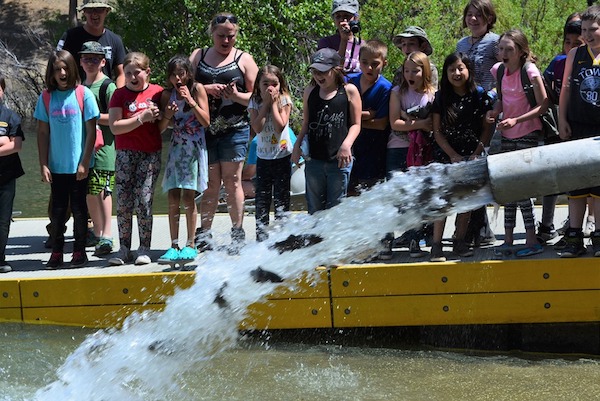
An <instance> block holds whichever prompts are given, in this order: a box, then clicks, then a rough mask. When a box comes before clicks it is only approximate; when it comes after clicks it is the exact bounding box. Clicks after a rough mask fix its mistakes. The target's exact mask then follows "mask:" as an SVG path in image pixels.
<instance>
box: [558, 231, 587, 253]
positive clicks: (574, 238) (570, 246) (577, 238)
mask: <svg viewBox="0 0 600 401" xmlns="http://www.w3.org/2000/svg"><path fill="white" fill-rule="evenodd" d="M564 240H565V241H566V242H567V246H566V247H565V249H563V250H562V251H561V252H559V253H558V256H560V257H561V258H576V257H578V256H581V255H583V254H585V252H586V249H585V246H584V245H583V233H582V232H581V231H579V230H577V229H572V228H569V229H568V230H567V232H566V233H565V237H564Z"/></svg>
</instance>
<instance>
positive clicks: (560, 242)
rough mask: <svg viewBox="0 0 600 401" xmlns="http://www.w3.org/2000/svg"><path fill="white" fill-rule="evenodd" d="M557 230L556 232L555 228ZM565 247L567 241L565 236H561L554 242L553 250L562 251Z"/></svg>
mask: <svg viewBox="0 0 600 401" xmlns="http://www.w3.org/2000/svg"><path fill="white" fill-rule="evenodd" d="M557 232H558V230H557ZM566 247H567V241H566V240H565V237H562V238H561V239H559V240H558V241H557V242H556V243H555V244H554V250H555V251H562V250H563V249H565V248H566Z"/></svg>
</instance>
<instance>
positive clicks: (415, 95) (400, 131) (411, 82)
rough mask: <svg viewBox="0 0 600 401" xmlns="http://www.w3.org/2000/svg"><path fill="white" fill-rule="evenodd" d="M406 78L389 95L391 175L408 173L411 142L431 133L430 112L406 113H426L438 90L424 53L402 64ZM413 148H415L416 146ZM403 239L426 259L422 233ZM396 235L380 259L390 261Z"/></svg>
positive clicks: (406, 236) (388, 165)
mask: <svg viewBox="0 0 600 401" xmlns="http://www.w3.org/2000/svg"><path fill="white" fill-rule="evenodd" d="M402 71H403V79H402V80H401V84H400V86H394V88H393V89H392V94H391V96H390V124H391V127H392V133H391V134H390V135H389V139H388V143H387V172H388V175H389V176H391V173H392V172H393V171H406V169H407V167H408V166H407V160H408V158H409V153H408V151H409V146H410V139H409V133H412V136H413V141H414V140H415V139H416V137H417V136H418V135H422V132H420V131H426V132H431V130H432V128H433V126H432V120H431V116H430V115H429V113H428V112H425V113H421V114H417V115H409V114H408V113H407V111H409V110H414V109H415V108H417V109H419V108H420V109H422V110H425V109H427V107H428V106H429V105H430V104H431V102H432V101H433V98H434V94H435V88H434V86H433V83H432V82H431V79H432V73H431V63H430V62H429V57H427V55H426V54H425V53H423V52H420V51H415V52H413V53H410V54H409V55H408V56H407V57H406V60H404V63H403V64H402ZM413 148H414V145H413ZM403 236H404V238H406V239H407V240H408V248H409V253H410V256H411V257H414V258H418V257H422V256H424V253H423V252H422V251H421V248H420V247H419V233H418V232H416V231H415V230H410V231H408V232H407V233H406V234H405V235H403ZM392 237H393V234H392V233H390V234H389V235H388V243H386V244H385V245H386V248H387V249H386V250H384V251H382V252H381V253H380V254H379V258H380V259H383V260H386V259H391V257H392V251H391V246H392V244H391V242H392V240H393V238H392Z"/></svg>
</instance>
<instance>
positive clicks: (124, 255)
mask: <svg viewBox="0 0 600 401" xmlns="http://www.w3.org/2000/svg"><path fill="white" fill-rule="evenodd" d="M132 261H133V254H132V253H131V251H130V250H129V249H127V247H125V246H122V247H121V248H119V251H118V252H117V254H116V255H115V256H114V257H112V258H110V259H109V260H108V263H109V264H110V265H111V266H122V265H126V264H129V263H131V262H132Z"/></svg>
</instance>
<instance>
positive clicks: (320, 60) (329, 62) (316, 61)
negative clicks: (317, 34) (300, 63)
mask: <svg viewBox="0 0 600 401" xmlns="http://www.w3.org/2000/svg"><path fill="white" fill-rule="evenodd" d="M341 62H342V58H341V57H340V55H339V54H338V52H337V51H335V50H333V49H329V48H327V47H326V48H324V49H320V50H317V51H316V52H315V53H314V54H313V55H312V56H311V58H310V65H309V66H308V68H314V69H316V70H319V71H321V72H326V71H329V70H331V69H332V68H334V67H339V66H340V64H341Z"/></svg>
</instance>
